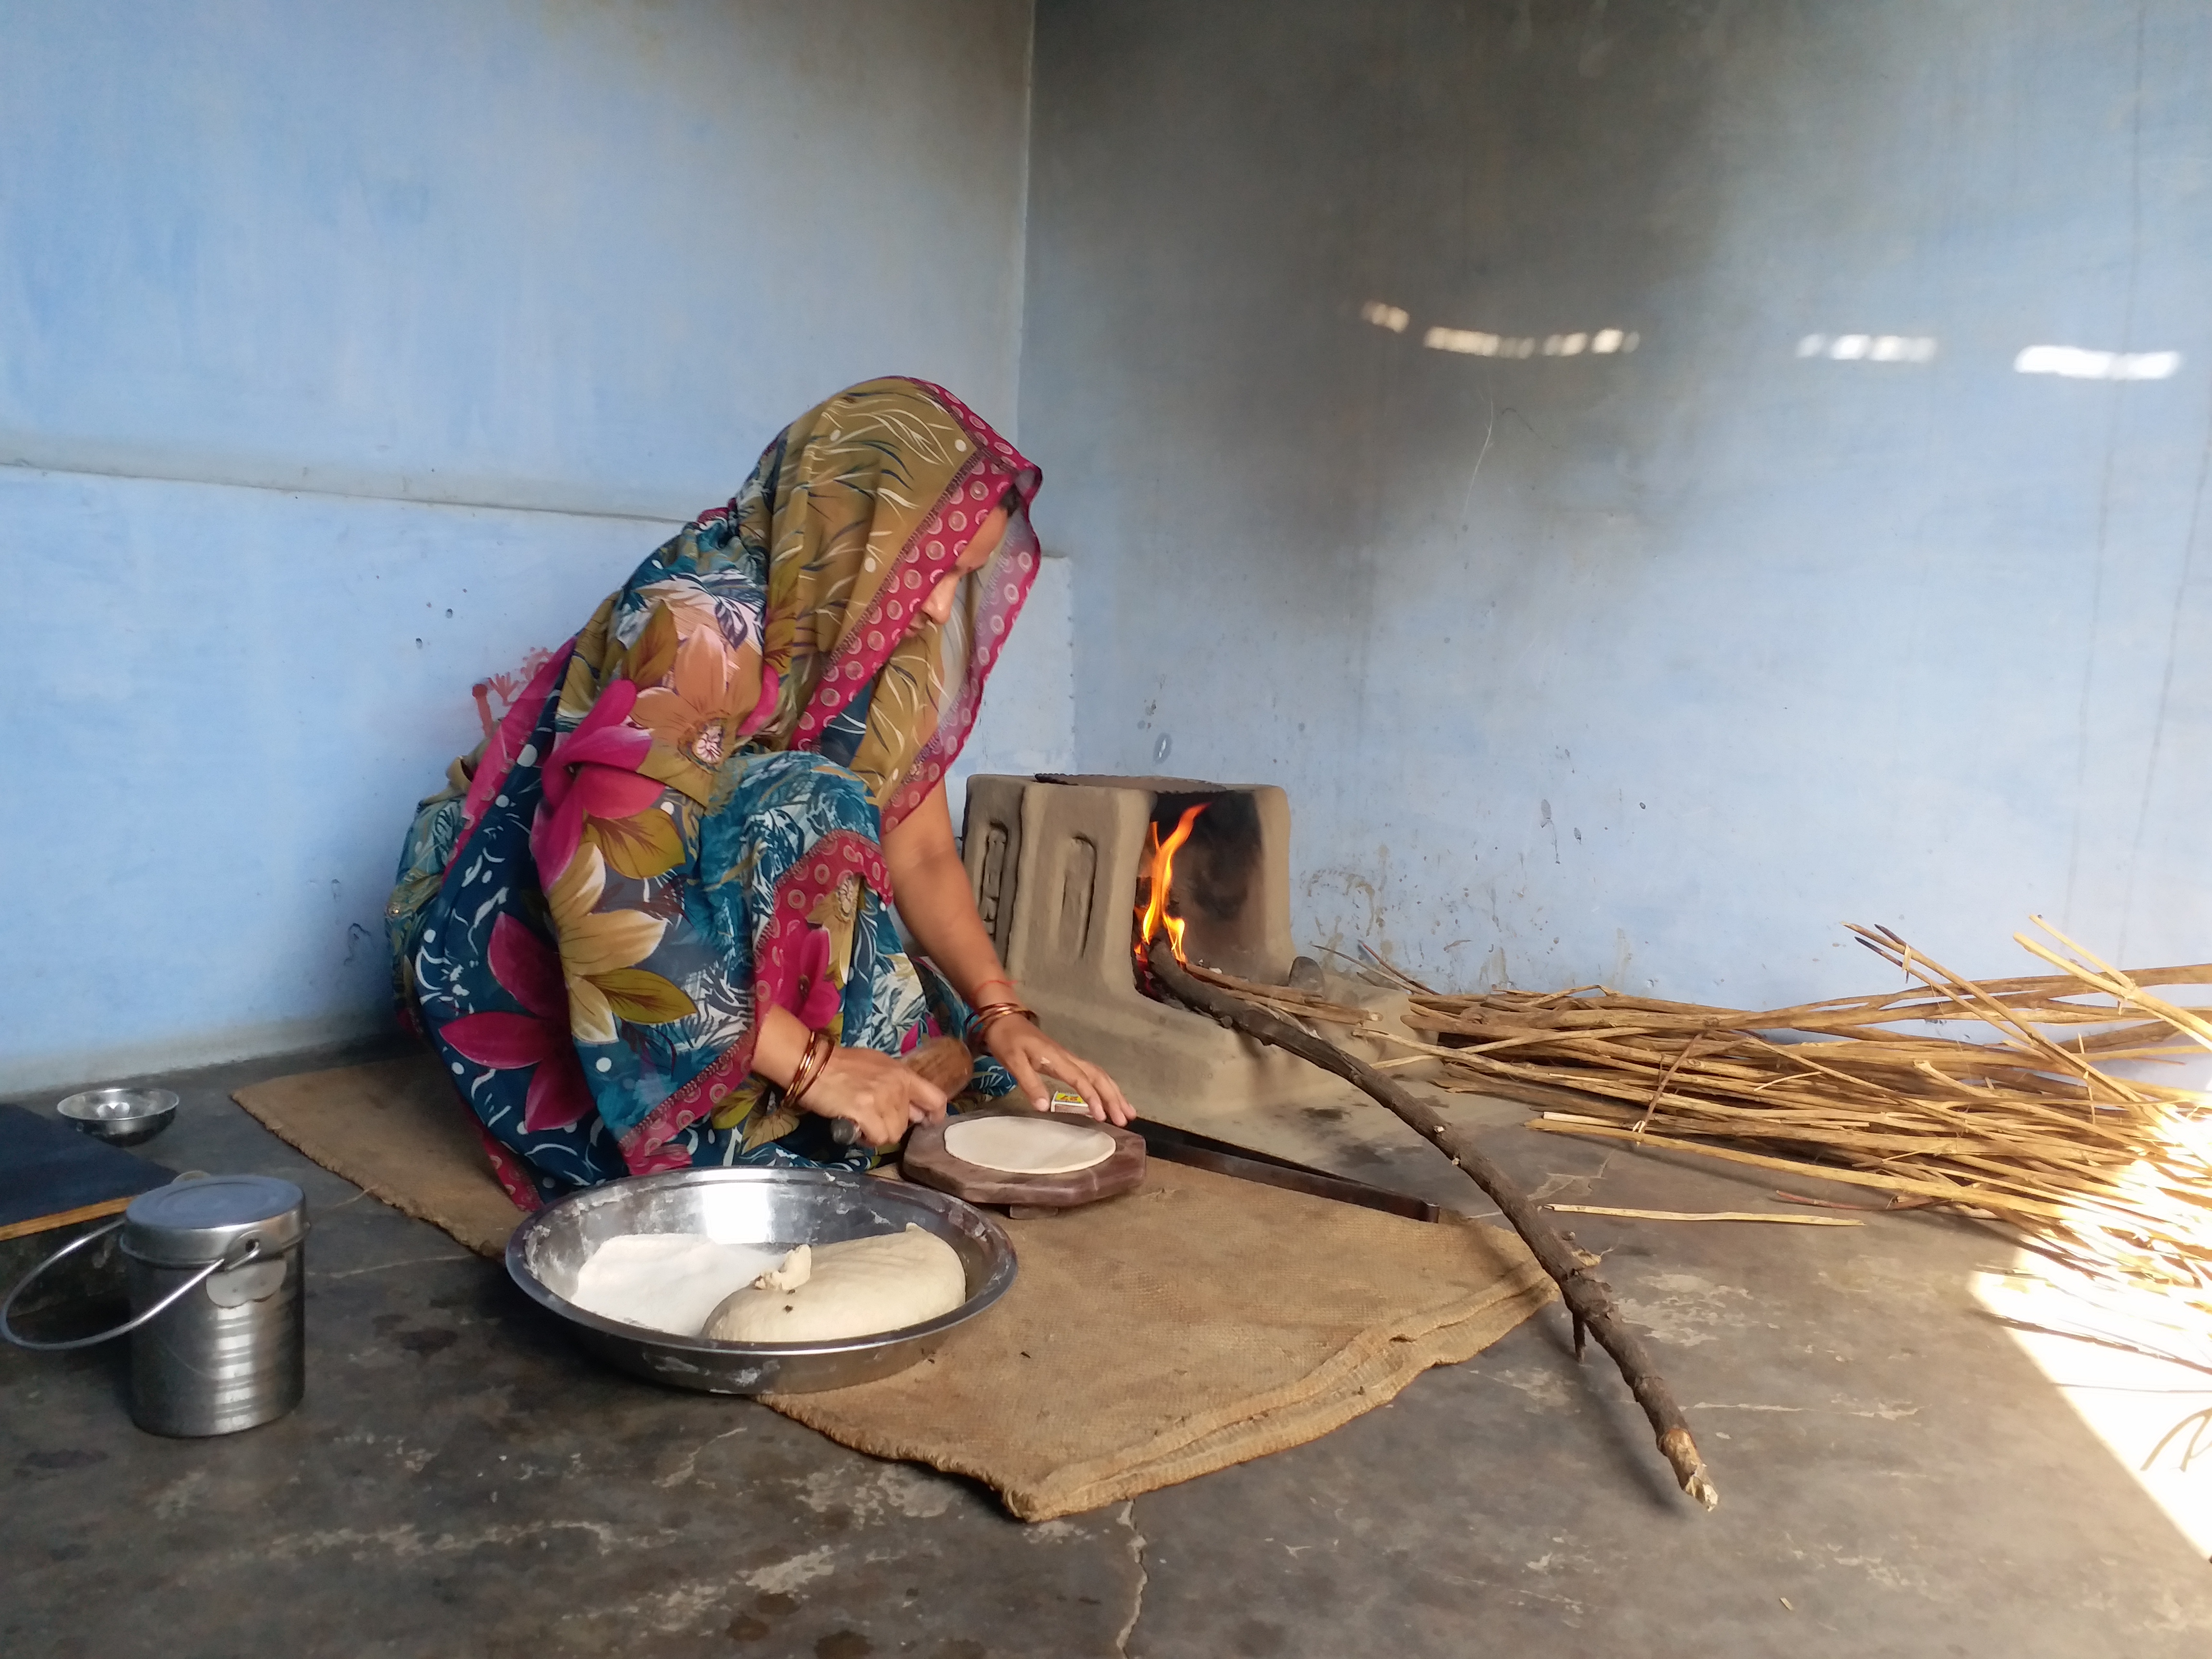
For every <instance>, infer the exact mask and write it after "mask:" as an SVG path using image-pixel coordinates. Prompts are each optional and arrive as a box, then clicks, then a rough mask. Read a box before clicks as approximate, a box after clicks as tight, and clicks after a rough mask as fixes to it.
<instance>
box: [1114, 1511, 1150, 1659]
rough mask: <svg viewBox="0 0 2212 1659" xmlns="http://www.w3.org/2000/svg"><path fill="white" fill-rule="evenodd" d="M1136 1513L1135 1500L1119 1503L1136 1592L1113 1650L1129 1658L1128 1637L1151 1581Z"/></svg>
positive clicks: (1120, 1518)
mask: <svg viewBox="0 0 2212 1659" xmlns="http://www.w3.org/2000/svg"><path fill="white" fill-rule="evenodd" d="M1136 1513H1137V1505H1136V1501H1135V1500H1134V1499H1133V1498H1132V1499H1130V1500H1128V1501H1127V1502H1125V1503H1124V1504H1122V1505H1121V1515H1120V1516H1119V1517H1118V1518H1119V1520H1120V1521H1121V1524H1122V1525H1123V1526H1125V1527H1127V1528H1128V1529H1129V1546H1128V1547H1129V1559H1130V1561H1131V1562H1132V1563H1133V1564H1134V1565H1135V1566H1136V1569H1137V1594H1136V1596H1135V1599H1134V1600H1133V1601H1131V1602H1130V1604H1129V1616H1128V1618H1127V1620H1124V1621H1123V1623H1122V1626H1121V1632H1120V1634H1118V1635H1117V1636H1115V1638H1114V1651H1115V1653H1116V1654H1118V1655H1119V1656H1121V1659H1129V1638H1130V1637H1131V1636H1132V1635H1133V1634H1134V1633H1135V1632H1136V1629H1137V1620H1139V1619H1141V1618H1143V1617H1144V1616H1145V1586H1146V1584H1148V1583H1151V1582H1152V1575H1151V1574H1150V1573H1149V1572H1147V1571H1145V1534H1142V1533H1140V1532H1139V1531H1138V1530H1137V1522H1136Z"/></svg>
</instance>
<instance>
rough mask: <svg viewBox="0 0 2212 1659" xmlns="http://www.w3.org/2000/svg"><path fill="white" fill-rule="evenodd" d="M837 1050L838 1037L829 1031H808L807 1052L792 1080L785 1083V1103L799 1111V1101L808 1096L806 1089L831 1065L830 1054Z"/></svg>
mask: <svg viewBox="0 0 2212 1659" xmlns="http://www.w3.org/2000/svg"><path fill="white" fill-rule="evenodd" d="M836 1052H837V1039H836V1038H835V1037H833V1036H830V1035H829V1032H827V1031H810V1032H808V1033H807V1034H806V1052H805V1054H801V1055H800V1056H799V1066H798V1069H797V1070H795V1071H793V1073H792V1074H791V1081H790V1082H788V1083H787V1084H785V1085H783V1103H784V1104H785V1105H787V1106H788V1107H790V1108H791V1109H792V1110H793V1111H797V1110H798V1109H799V1103H800V1102H802V1101H804V1100H805V1098H806V1091H808V1090H810V1089H811V1088H812V1087H813V1086H814V1085H815V1083H816V1081H817V1079H819V1078H820V1077H821V1075H822V1073H823V1070H824V1069H825V1068H827V1066H829V1056H830V1055H831V1054H836Z"/></svg>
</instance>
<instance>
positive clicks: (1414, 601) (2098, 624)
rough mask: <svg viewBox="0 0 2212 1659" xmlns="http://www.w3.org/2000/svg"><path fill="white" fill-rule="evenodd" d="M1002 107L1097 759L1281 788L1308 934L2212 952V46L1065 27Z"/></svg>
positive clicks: (2165, 955) (1665, 12) (2168, 13)
mask: <svg viewBox="0 0 2212 1659" xmlns="http://www.w3.org/2000/svg"><path fill="white" fill-rule="evenodd" d="M2208 83H2212V11H2208V10H2207V9H2205V8H2204V7H2203V6H2201V5H2196V4H2182V3H2178V0H2160V3H2153V4H2148V5H2140V6H2138V5H2101V4H2089V3H2057V0H2022V3H2013V4H1998V3H1986V4H1966V3H1955V4H1929V3H1924V0H1895V3H1890V0H1882V3H1877V0H1863V3H1855V4H1851V5H1838V6H1804V5H1750V4H1741V3H1729V0H1696V3H1691V0H1683V3H1668V4H1658V3H1635V0H1614V3H1611V4H1607V3H1605V0H1574V3H1567V0H1509V3H1469V4H1442V3H1425V0H1386V3H1377V4H1370V5H1362V6H1357V7H1354V6H1346V5H1340V4H1334V3H1323V0H1271V3H1266V4H1258V3H1227V0H1222V3H1212V4H1207V5H1204V6H1188V5H1179V4H1174V3H1166V0H1149V3H1145V0H1043V3H1041V5H1040V6H1039V9H1038V19H1037V33H1036V92H1035V117H1034V122H1033V127H1032V149H1031V167H1030V235H1029V256H1028V258H1029V283H1028V312H1027V322H1026V330H1025V335H1024V357H1023V377H1022V401H1023V411H1024V439H1025V441H1026V443H1027V445H1028V447H1030V450H1031V451H1032V452H1033V453H1036V454H1037V455H1038V456H1040V457H1041V458H1042V459H1043V460H1044V462H1045V464H1046V465H1048V467H1052V468H1054V469H1055V473H1054V477H1055V484H1056V488H1055V491H1054V496H1053V499H1052V501H1051V505H1050V514H1049V517H1048V520H1047V522H1048V531H1049V533H1051V535H1052V536H1053V538H1054V542H1055V544H1056V545H1057V546H1059V547H1060V549H1061V550H1064V551H1066V552H1067V553H1068V554H1069V555H1070V556H1071V563H1072V565H1073V568H1074V571H1075V574H1076V586H1075V613H1076V633H1077V637H1078V640H1079V646H1078V651H1077V658H1076V667H1077V708H1078V749H1079V758H1080V761H1081V763H1082V764H1083V765H1084V766H1085V767H1086V768H1091V769H1098V770H1106V771H1121V770H1152V769H1161V770H1172V771H1174V772H1176V773H1178V774H1182V775H1213V776H1218V777H1223V778H1227V779H1238V780H1242V779H1261V780H1268V781H1279V782H1280V783H1282V784H1284V785H1285V786H1286V787H1288V789H1289V790H1290V793H1291V797H1292V802H1293V810H1294V812H1295V814H1296V823H1297V829H1296V836H1295V845H1294V848H1293V860H1294V869H1295V872H1296V873H1297V877H1298V878H1299V882H1300V888H1299V895H1300V896H1299V915H1298V917H1297V921H1298V925H1299V933H1300V938H1301V940H1302V942H1304V941H1311V942H1317V943H1329V942H1344V941H1348V940H1350V939H1367V940H1370V941H1372V942H1375V943H1377V944H1381V945H1384V946H1386V947H1387V948H1388V949H1389V950H1390V951H1393V952H1394V953H1395V956H1396V957H1397V958H1398V959H1399V960H1400V961H1401V962H1403V963H1406V964H1407V965H1408V966H1409V967H1412V968H1413V969H1416V970H1418V971H1419V972H1420V973H1422V974H1424V975H1431V976H1432V977H1433V978H1434V979H1435V980H1437V981H1439V982H1442V983H1445V984H1449V985H1454V986H1468V985H1474V984H1480V983H1485V982H1495V981H1502V980H1506V979H1510V981H1512V982H1515V983H1517V984H1522V985H1531V986H1542V987H1551V986H1556V985H1562V984H1571V983H1577V982H1583V981H1607V982H1610V983H1613V984H1615V985H1617V986H1620V987H1623V988H1629V989H1634V990H1638V991H1641V990H1645V989H1647V988H1650V987H1657V988H1658V989H1659V990H1660V991H1661V992H1662V993H1663V994H1671V995H1676V996H1681V997H1688V998H1698V999H1711V1000H1721V1001H1730V1002H1737V1003H1741V1004H1744V1005H1748V1006H1759V1005H1761V1004H1765V1003H1768V1002H1770V1001H1779V1000H1790V999H1795V998H1796V997H1800V996H1805V995H1813V994H1826V993H1832V992H1839V991H1844V990H1848V989H1857V988H1863V987H1865V986H1866V985H1867V984H1868V983H1869V981H1870V980H1879V976H1878V975H1875V974H1873V973H1872V972H1871V971H1870V970H1871V969H1872V968H1873V966H1874V964H1873V963H1871V961H1870V960H1869V959H1868V958H1866V957H1863V956H1862V955H1861V953H1859V952H1858V951H1855V950H1851V949H1849V948H1847V947H1845V946H1844V945H1843V944H1842V943H1840V940H1841V939H1842V934H1841V932H1840V929H1839V927H1838V923H1839V922H1840V921H1844V920H1852V921H1869V922H1884V923H1889V924H1892V925H1894V926H1897V927H1899V928H1900V929H1902V930H1903V931H1905V933H1907V934H1908V936H1910V937H1911V938H1913V939H1916V940H1917V942H1919V943H1920V944H1922V945H1923V946H1925V947H1926V948H1927V949H1929V950H1930V951H1936V952H1938V953H1939V954H1942V953H1948V955H1950V956H1952V957H1955V958H1956V959H1957V965H1959V966H1960V967H1962V968H1970V969H1980V970H1984V971H1987V970H1991V969H2015V963H2024V962H2025V960H2026V959H2025V958H2024V957H2021V956H2020V955H2019V953H2018V952H2017V951H2015V949H2014V947H2012V945H2010V944H2009V943H2008V935H2009V934H2010V933H2011V932H2012V931H2013V929H2014V928H2015V927H2017V926H2019V925H2021V921H2022V918H2023V917H2024V915H2026V913H2027V912H2028V911H2030V910H2040V911H2042V912H2045V913H2046V914H2048V915H2051V917H2052V918H2053V919H2055V920H2057V921H2061V923H2062V925H2064V926H2066V927H2069V928H2070V929H2073V930H2075V931H2077V932H2078V933H2080V934H2081V936H2082V937H2083V938H2084V939H2086V940H2087V941H2089V942H2091V943H2093V944H2094V945H2097V946H2098V947H2100V948H2101V949H2104V950H2106V951H2111V952H2119V953H2124V954H2125V955H2126V956H2127V957H2130V958H2131V959H2134V960H2137V961H2148V960H2151V959H2162V960H2167V961H2172V960H2184V961H2195V960H2202V959H2203V958H2204V957H2207V956H2208V955H2212V951H2207V949H2206V945H2205V939H2206V932H2207V928H2206V924H2207V922H2208V921H2212V906H2208V903H2207V900H2206V897H2205V891H2206V888H2205V883H2204V881H2203V876H2202V870H2203V865H2204V862H2205V860H2204V842H2205V839H2206V837H2205V833H2204V826H2205V825H2206V823H2208V821H2212V789H2208V782H2207V774H2206V767H2205V758H2206V754H2207V746H2206V738H2207V736H2208V722H2212V592H2208V586H2207V581H2206V575H2207V572H2206V568H2205V561H2204V560H2203V558H2201V557H2199V556H2197V550H2198V548H2199V546H2200V545H2201V540H2202V532H2201V531H2200V526H2199V517H2200V509H2201V506H2202V501H2203V480H2204V471H2205V462H2206V456H2207V453H2208V452H2207V425H2208V395H2207V394H2208V379H2207V370H2208V368H2212V306H2208V304H2207V302H2206V295H2207V291H2208V290H2207V289H2206V286H2205V272H2206V271H2207V270H2208V269H2212V258H2208V256H2212V100H2208V99H2207V98H2206V97H2205V96H2204V95H2203V88H2205V86H2206V85H2207V84H2208ZM1607 330H1612V331H1619V335H1618V337H1617V338H1616V337H1601V331H1607ZM1437 331H1441V332H1437ZM1631 337H1633V340H1632V342H1631ZM1523 342H1525V343H1526V344H1525V346H1523V345H1521V344H1519V343H1523ZM1601 343H1611V344H1613V345H1614V346H1615V347H1616V349H1613V350H1611V351H1601V350H1599V349H1596V348H1597V347H1598V346H1599V345H1600V344H1601ZM1630 343H1633V344H1634V347H1635V349H1633V350H1629V349H1626V348H1627V347H1628V346H1629V344H1630ZM1547 344H1548V345H1549V347H1550V350H1549V351H1548V352H1547ZM1577 347H1579V349H1575V348H1577ZM2036 348H2066V349H2071V355H2069V354H2068V352H2066V351H2056V352H2054V351H2052V350H2050V349H2044V350H2040V351H2039V350H2037V349H2036ZM1521 349H1526V350H1527V351H1528V356H1518V355H1516V352H1517V351H1518V350H1521ZM2023 353H2026V354H2027V355H2026V356H2023V355H2022V354H2023ZM2054 369H2056V370H2060V371H2063V372H2057V373H2054V372H2048V371H2051V370H2054ZM2116 377H2118V378H2116ZM2015 970H2016V969H2015ZM1880 982H1886V981H1880Z"/></svg>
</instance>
